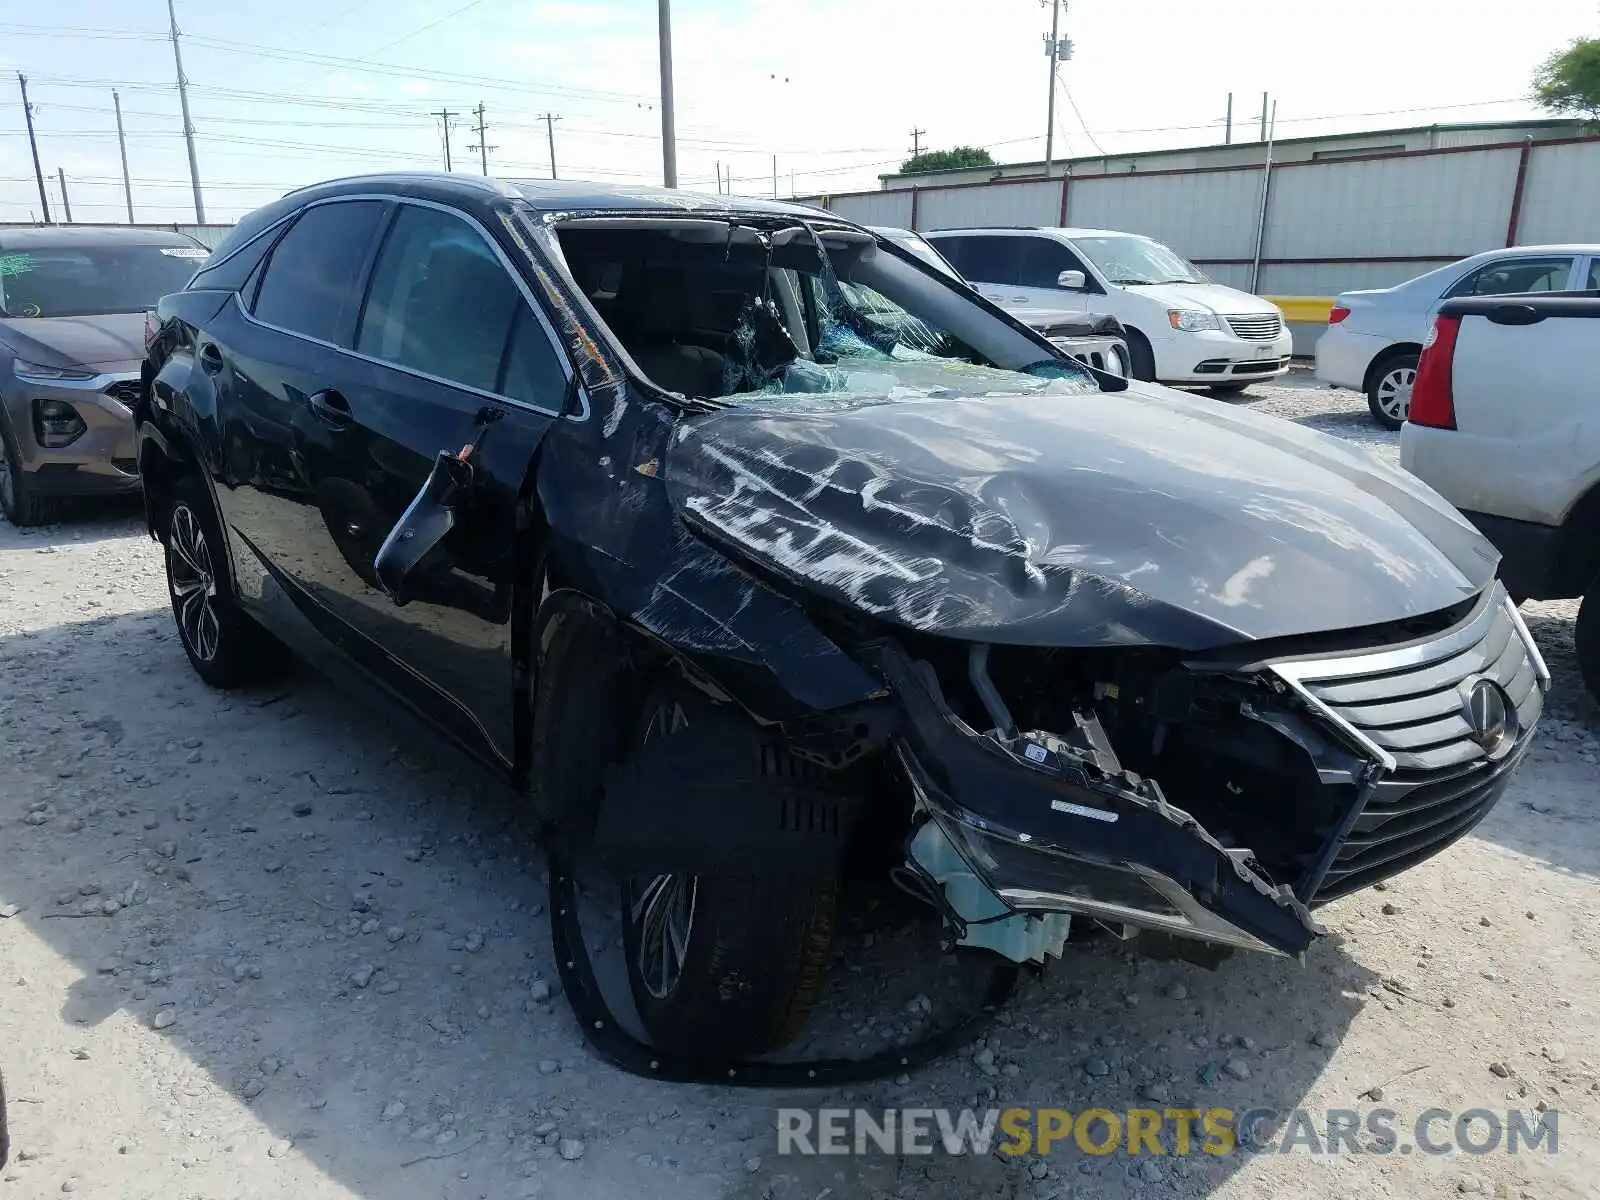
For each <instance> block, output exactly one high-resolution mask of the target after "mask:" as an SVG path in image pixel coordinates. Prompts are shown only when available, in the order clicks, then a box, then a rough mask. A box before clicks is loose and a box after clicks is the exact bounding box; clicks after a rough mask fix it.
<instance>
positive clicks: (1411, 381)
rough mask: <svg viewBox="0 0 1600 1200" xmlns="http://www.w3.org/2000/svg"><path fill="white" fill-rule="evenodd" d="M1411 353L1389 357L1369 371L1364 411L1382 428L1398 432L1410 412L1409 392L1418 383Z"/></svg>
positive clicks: (1414, 354) (1405, 351) (1415, 360)
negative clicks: (1369, 412)
mask: <svg viewBox="0 0 1600 1200" xmlns="http://www.w3.org/2000/svg"><path fill="white" fill-rule="evenodd" d="M1419 357H1420V356H1419V355H1418V354H1417V352H1416V351H1414V350H1404V351H1401V352H1400V353H1398V354H1391V355H1389V356H1388V357H1386V358H1384V359H1382V360H1380V361H1379V363H1378V365H1377V366H1375V367H1373V368H1372V374H1371V376H1370V377H1369V379H1368V383H1367V408H1368V409H1370V410H1371V412H1372V419H1373V420H1374V421H1376V422H1377V423H1378V424H1379V425H1382V426H1383V427H1384V428H1385V429H1399V428H1400V426H1402V425H1404V424H1405V423H1406V416H1407V415H1408V414H1409V413H1410V412H1411V389H1412V387H1413V386H1414V385H1415V384H1416V382H1417V360H1418V358H1419Z"/></svg>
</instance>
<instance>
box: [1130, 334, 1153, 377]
mask: <svg viewBox="0 0 1600 1200" xmlns="http://www.w3.org/2000/svg"><path fill="white" fill-rule="evenodd" d="M1127 333H1128V369H1129V370H1130V371H1131V372H1132V373H1133V377H1134V378H1135V379H1138V380H1142V381H1143V382H1145V383H1153V382H1154V381H1155V377H1156V354H1155V351H1154V350H1152V349H1151V348H1150V341H1149V339H1148V338H1146V337H1145V336H1144V334H1142V333H1140V332H1139V331H1138V330H1137V329H1130V330H1128V331H1127Z"/></svg>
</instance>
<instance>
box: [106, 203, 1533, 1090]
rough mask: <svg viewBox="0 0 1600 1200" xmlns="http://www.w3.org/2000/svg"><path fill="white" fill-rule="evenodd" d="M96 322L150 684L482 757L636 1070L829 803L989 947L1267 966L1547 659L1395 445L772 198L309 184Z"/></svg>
mask: <svg viewBox="0 0 1600 1200" xmlns="http://www.w3.org/2000/svg"><path fill="white" fill-rule="evenodd" d="M147 340H148V352H149V357H148V361H147V363H146V367H145V371H144V377H143V384H144V387H143V391H144V395H143V397H142V399H141V402H140V404H139V406H138V413H137V418H138V434H139V446H140V451H139V458H140V469H141V472H142V475H143V480H144V494H145V497H146V503H147V507H148V514H149V523H150V528H151V531H152V533H153V534H154V535H155V536H156V537H157V538H158V539H159V541H160V543H161V544H162V546H163V548H164V552H165V558H166V565H167V571H168V576H169V579H170V583H171V594H172V608H173V613H174V617H175V619H176V623H177V627H178V630H179V632H180V633H181V638H182V644H183V647H184V650H185V651H186V653H187V655H188V657H189V658H190V660H191V662H192V663H193V666H194V668H195V670H196V671H198V672H199V674H200V675H201V676H202V677H203V678H204V679H205V680H206V681H207V682H209V683H211V684H214V685H217V686H221V687H230V686H237V685H242V684H246V683H249V682H252V681H254V680H257V679H259V678H261V677H262V676H263V675H264V674H266V673H267V672H270V671H271V670H273V669H274V668H276V667H277V666H279V665H280V664H281V662H282V660H283V658H284V656H285V651H286V649H287V648H291V647H293V648H300V649H301V650H303V651H304V652H305V653H306V654H307V655H308V656H311V657H314V658H315V660H316V661H318V662H319V663H327V664H330V665H332V664H334V663H338V664H343V665H348V666H349V667H351V668H353V670H354V672H355V673H356V674H358V675H360V676H362V677H364V678H365V679H367V680H370V681H373V682H375V683H377V684H379V685H381V686H382V687H384V688H386V689H387V690H388V691H389V692H390V693H392V694H393V695H394V696H396V697H398V698H399V699H400V700H402V701H404V702H405V703H406V704H408V705H409V706H411V707H412V708H413V709H415V710H417V711H418V712H420V713H421V714H422V715H423V716H424V717H426V718H427V719H428V720H430V721H431V722H432V723H433V724H434V725H435V726H436V727H437V728H438V729H439V730H441V731H442V732H444V733H446V734H447V735H449V736H450V737H452V738H453V739H455V740H456V741H457V742H459V743H460V744H462V745H463V746H465V747H466V748H468V749H469V750H471V751H473V752H475V753H476V754H477V755H478V756H480V757H481V758H483V759H485V760H487V761H488V762H489V763H491V764H493V765H494V766H496V767H498V768H499V769H501V770H502V771H503V772H504V773H505V774H506V775H507V776H508V777H509V778H511V779H512V780H514V781H515V782H516V783H517V785H518V787H519V788H520V789H521V792H522V794H523V795H524V796H525V797H526V805H527V808H528V810H529V811H530V813H531V815H532V816H533V818H534V820H535V821H536V822H537V823H538V825H539V827H540V828H541V829H542V831H543V837H544V841H545V845H546V846H547V848H548V849H549V852H550V855H551V862H552V871H551V876H552V887H553V889H554V891H555V902H554V903H553V904H552V919H553V920H554V922H555V934H556V938H555V941H556V946H557V953H558V957H559V958H560V959H561V960H562V961H561V963H560V965H561V968H562V970H563V973H564V977H565V981H566V983H567V992H568V995H569V998H570V999H571V1002H572V1004H573V1006H574V1009H575V1011H577V1012H578V1015H579V1016H580V1018H581V1019H582V1023H583V1025H584V1027H585V1030H586V1032H587V1033H588V1034H589V1035H590V1037H591V1038H592V1039H596V1040H599V1039H602V1038H604V1037H605V1036H607V1035H608V1033H609V1031H608V1024H614V1022H612V1020H611V1018H610V1016H609V1013H608V1009H607V1007H606V1005H605V1004H603V1003H598V1002H597V998H596V996H595V994H594V991H593V977H592V976H591V975H589V974H587V966H586V964H585V963H584V962H581V961H579V960H580V959H581V958H582V957H583V956H582V955H581V954H578V953H577V952H576V951H575V950H574V947H575V946H577V947H581V945H582V939H581V931H580V930H578V929H576V926H575V919H574V918H573V917H572V915H571V913H570V912H569V909H570V908H572V906H573V904H574V903H575V896H576V891H575V889H574V886H573V884H572V880H571V877H570V868H569V865H568V864H570V863H572V862H573V861H575V860H577V859H579V858H584V860H585V861H591V862H598V863H603V864H605V867H606V872H607V878H609V879H611V880H613V881H614V883H613V884H612V885H611V890H610V892H609V901H608V904H609V906H610V908H609V912H610V919H611V920H613V921H616V922H617V923H618V924H619V926H620V934H621V939H622V949H623V952H624V953H623V955H622V957H624V958H625V959H626V963H627V978H628V987H627V991H628V992H629V994H630V999H631V1002H632V1005H633V1007H634V1010H635V1016H636V1018H637V1020H636V1021H634V1022H633V1023H632V1028H633V1029H634V1030H642V1033H639V1034H638V1036H637V1037H635V1040H634V1041H633V1042H632V1043H630V1044H632V1045H636V1046H640V1045H642V1046H647V1047H648V1049H647V1051H646V1052H645V1053H646V1056H647V1058H648V1066H649V1067H652V1068H659V1067H661V1064H662V1063H663V1062H664V1061H665V1062H673V1063H683V1062H692V1063H698V1064H705V1063H719V1062H720V1063H745V1062H749V1061H751V1060H753V1059H755V1058H756V1057H758V1056H760V1055H762V1054H764V1053H766V1052H769V1051H772V1050H774V1049H775V1048H777V1047H779V1046H781V1045H783V1044H784V1043H785V1042H787V1041H789V1040H790V1039H792V1038H793V1036H794V1035H795V1033H796V1031H797V1030H798V1029H799V1028H800V1026H801V1025H802V1023H803V1022H804V1020H805V1018H806V1015H807V1010H808V1008H809V1007H810V1006H811V1004H812V1003H813V1001H814V1000H815V999H816V997H817V995H818V993H819V991H820V989H821V987H822V983H823V977H824V974H825V968H826V966H827V963H828V960H829V946H830V940H831V936H832V931H833V927H834V913H835V898H836V895H837V890H838V878H839V872H840V864H841V862H842V861H843V860H844V856H845V853H846V850H847V848H852V849H854V848H856V847H857V846H859V842H860V840H861V839H862V838H868V837H870V838H872V839H876V840H877V845H878V849H879V850H880V851H883V850H887V851H888V853H889V855H890V857H891V858H892V860H893V862H894V869H895V871H896V872H898V873H899V876H900V877H901V878H910V879H914V880H915V881H916V882H917V883H918V885H919V886H920V887H921V889H922V890H923V891H924V892H925V894H926V895H927V897H928V898H929V899H931V900H932V901H933V902H934V903H935V905H936V907H937V908H938V910H939V912H940V913H941V914H942V915H941V920H942V921H943V922H944V924H945V928H946V937H947V939H948V940H949V941H950V942H953V943H955V944H957V945H960V946H966V947H978V948H982V949H984V950H986V951H988V952H992V953H993V954H994V955H996V956H998V959H997V961H1002V962H1004V961H1009V962H1013V963H1031V962H1042V961H1043V960H1045V959H1046V958H1047V957H1050V956H1055V955H1059V954H1060V952H1061V949H1062V945H1063V942H1064V941H1065V939H1066V937H1067V933H1068V926H1069V922H1071V921H1072V920H1073V919H1074V918H1077V919H1080V920H1086V921H1089V922H1091V923H1094V924H1098V925H1103V926H1108V927H1110V928H1111V929H1113V930H1114V931H1116V932H1118V933H1119V934H1124V935H1132V934H1134V933H1135V932H1136V931H1142V932H1139V936H1141V937H1151V938H1154V939H1156V940H1160V941H1163V942H1164V944H1169V945H1170V944H1171V939H1173V938H1182V939H1194V940H1196V941H1198V942H1200V943H1210V944H1212V945H1215V946H1224V947H1233V948H1247V949H1253V950H1259V951H1266V952H1272V953H1277V954H1283V955H1290V956H1293V955H1298V954H1300V953H1301V952H1302V951H1304V950H1305V949H1306V947H1307V946H1308V944H1309V943H1310V942H1311V941H1312V939H1313V938H1314V937H1315V936H1316V935H1317V932H1318V930H1317V926H1316V924H1315V922H1314V920H1313V917H1312V912H1313V910H1314V909H1315V908H1316V907H1317V906H1318V905H1320V904H1323V903H1326V902H1328V901H1330V900H1333V899H1336V898H1338V897H1340V896H1343V895H1345V894H1347V893H1349V892H1352V891H1355V890H1357V889H1360V888H1363V887H1366V886H1368V885H1370V884H1372V883H1374V882H1376V881H1378V880H1381V879H1383V878H1385V877H1386V876H1389V875H1391V874H1394V873H1395V872H1398V871H1402V870H1405V869H1406V868H1408V867H1411V866H1413V865H1415V864H1417V863H1419V862H1421V861H1423V860H1425V859H1426V858H1428V857H1429V856H1431V855H1433V854H1435V853H1437V852H1439V851H1440V850H1442V849H1443V848H1444V847H1446V846H1448V845H1449V844H1450V843H1451V842H1453V841H1455V840H1456V839H1458V838H1460V837H1461V836H1462V835H1463V834H1465V833H1466V832H1467V831H1468V830H1470V829H1471V828H1472V827H1473V826H1474V825H1475V824H1476V823H1477V822H1478V821H1480V820H1481V819H1482V818H1483V817H1484V815H1485V813H1486V812H1487V811H1488V810H1489V809H1490V808H1491V807H1492V806H1493V805H1494V803H1495V801H1496V800H1497V799H1498V798H1499V796H1500V795H1501V793H1502V792H1503V791H1504V790H1505V788H1506V786H1507V784H1508V782H1509V780H1510V779H1511V777H1512V775H1513V773H1514V772H1515V771H1516V769H1517V766H1518V763H1519V762H1520V760H1521V758H1522V756H1523V753H1524V751H1525V750H1526V748H1527V745H1528V742H1529V739H1530V737H1531V734H1532V732H1533V728H1534V725H1535V722H1536V721H1537V720H1538V717H1539V713H1540V709H1541V706H1542V703H1543V697H1544V693H1545V691H1546V689H1547V688H1548V685H1549V677H1548V674H1547V673H1546V670H1545V667H1544V664H1543V662H1542V660H1541V658H1540V656H1539V652H1538V651H1537V649H1536V648H1535V646H1534V644H1533V642H1532V640H1531V638H1530V637H1529V634H1528V631H1527V629H1526V627H1525V626H1524V625H1523V622H1522V621H1521V619H1520V618H1519V616H1518V614H1517V610H1516V608H1515V607H1514V605H1513V604H1512V603H1511V602H1510V600H1509V599H1508V597H1507V595H1506V592H1505V590H1504V589H1503V588H1502V586H1501V585H1500V583H1499V582H1497V580H1496V576H1495V569H1496V564H1497V556H1496V553H1495V551H1494V550H1493V549H1492V548H1491V547H1490V545H1489V544H1488V543H1487V542H1486V541H1485V540H1484V539H1483V538H1482V537H1480V536H1479V535H1478V534H1477V533H1476V532H1475V531H1474V530H1473V528H1472V526H1471V525H1469V524H1468V523H1467V522H1466V521H1465V520H1463V519H1462V518H1461V517H1460V516H1459V515H1458V514H1457V513H1456V512H1455V511H1454V510H1453V509H1451V508H1450V507H1449V506H1448V505H1447V504H1445V503H1444V502H1443V501H1441V500H1440V499H1439V498H1438V497H1437V496H1436V495H1434V494H1433V493H1432V492H1431V491H1429V490H1428V489H1427V488H1426V487H1424V486H1423V485H1421V484H1420V483H1418V482H1417V481H1416V480H1414V479H1412V478H1411V477H1409V476H1407V475H1405V474H1403V473H1401V472H1399V471H1396V470H1394V469H1391V468H1389V467H1386V466H1384V465H1383V464H1381V463H1379V462H1378V461H1376V460H1375V459H1373V458H1371V457H1369V456H1368V455H1367V454H1365V453H1364V452H1362V451H1361V450H1359V449H1356V448H1354V447H1351V446H1348V445H1346V444H1344V443H1341V442H1339V441H1337V440H1334V439H1331V438H1329V437H1326V436H1323V435H1320V434H1318V433H1315V432H1312V431H1309V430H1306V429H1303V428H1301V427H1299V426H1296V425H1293V424H1289V423H1286V422H1282V421H1279V420H1277V419H1274V418H1270V417H1260V416H1254V415H1251V414H1250V413H1248V412H1243V411H1240V410H1238V409H1236V408H1233V407H1230V406H1228V405H1225V404H1222V403H1219V402H1214V401H1211V400H1208V399H1202V398H1195V397H1190V396H1186V395H1182V394H1180V393H1177V392H1173V391H1170V390H1167V389H1165V388H1161V387H1158V386H1155V385H1150V384H1140V383H1130V382H1129V381H1126V380H1123V379H1121V378H1117V377H1113V376H1105V375H1099V374H1096V373H1093V372H1092V371H1091V370H1089V369H1088V368H1085V367H1083V366H1081V365H1079V364H1077V363H1075V362H1074V361H1072V360H1070V359H1069V358H1067V357H1066V356H1065V355H1064V354H1063V353H1062V352H1061V351H1059V350H1057V349H1055V348H1054V347H1053V346H1052V345H1051V344H1050V343H1049V342H1048V341H1046V340H1044V339H1043V338H1042V337H1041V336H1040V335H1038V334H1037V333H1035V332H1034V331H1032V330H1030V329H1028V328H1027V327H1026V326H1024V325H1022V324H1020V323H1018V322H1017V321H1015V320H1014V319H1012V318H1011V317H1009V316H1008V315H1006V314H1005V313H1004V312H1003V311H1002V310H1001V309H999V308H997V307H995V306H994V305H993V304H991V303H989V302H988V301H987V300H985V299H983V298H982V297H981V296H979V295H978V294H977V293H975V292H974V291H972V290H970V289H969V288H967V287H966V286H964V285H963V284H962V283H961V282H960V281H958V280H955V279H952V278H950V277H948V276H947V275H945V274H942V273H940V272H936V271H934V270H932V269H930V268H929V267H927V266H925V265H924V264H923V263H921V262H920V261H918V260H917V259H916V258H915V257H913V256H911V255H909V254H907V253H905V252H903V251H902V250H900V249H898V248H897V247H895V246H894V245H892V244H890V243H888V242H885V241H882V240H880V239H878V238H876V237H875V236H874V235H873V234H872V233H870V232H869V231H867V230H866V229H864V228H862V227H860V226H858V225H855V224H853V223H851V222H848V221H845V220H843V219H840V218H839V217H837V216H835V215H833V214H830V213H827V212H825V211H822V210H820V209H813V208H807V207H803V206H799V205H784V204H778V203H765V202H761V201H744V200H735V199H732V198H727V197H697V196H692V195H689V194H685V193H680V192H672V191H660V190H652V189H643V188H639V189H633V188H599V187H594V186H589V185H581V184H552V183H526V184H512V183H498V182H493V181H489V180H479V179H468V178H463V177H460V176H379V177H369V178H362V179H354V180H342V181H338V182H334V183H328V184H323V185H319V186H316V187H312V188H308V189H305V190H302V191H299V192H295V193H292V194H290V195H289V196H286V197H285V198H283V199H281V200H279V201H277V202H275V203H273V204H271V205H269V206H267V207H266V208H264V209H261V210H260V211H258V212H256V213H255V214H253V215H252V216H250V217H248V218H247V219H245V220H244V221H243V222H241V223H240V225H239V226H238V227H237V228H236V229H235V230H234V231H232V232H231V233H230V234H229V236H228V237H227V238H226V239H225V241H224V242H223V243H222V245H221V246H220V247H218V249H217V251H216V252H215V253H214V254H213V255H212V256H211V258H210V259H209V260H208V261H207V262H206V263H205V265H204V266H203V268H202V269H201V270H200V271H199V272H198V274H197V275H196V276H195V277H194V279H193V281H192V282H191V283H190V284H189V286H188V288H187V289H186V290H185V291H183V292H181V293H178V294H176V295H172V296H168V297H166V298H165V299H164V300H162V302H161V305H160V309H159V312H158V314H157V317H156V319H154V320H152V321H151V323H150V326H149V330H148V333H147ZM624 1036H627V1037H634V1034H631V1033H630V1034H628V1035H624Z"/></svg>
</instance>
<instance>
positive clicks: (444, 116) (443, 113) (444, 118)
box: [432, 108, 459, 171]
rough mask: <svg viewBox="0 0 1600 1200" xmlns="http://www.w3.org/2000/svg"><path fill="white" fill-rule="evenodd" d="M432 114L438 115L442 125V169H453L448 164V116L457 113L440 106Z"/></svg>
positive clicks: (456, 114)
mask: <svg viewBox="0 0 1600 1200" xmlns="http://www.w3.org/2000/svg"><path fill="white" fill-rule="evenodd" d="M432 115H433V116H436V117H438V118H439V124H440V125H442V126H443V127H444V169H445V170H446V171H450V170H453V168H452V167H451V165H450V118H451V117H454V116H458V115H459V114H458V113H453V112H451V111H450V110H449V109H448V108H441V109H440V110H439V111H438V112H436V113H434V114H432Z"/></svg>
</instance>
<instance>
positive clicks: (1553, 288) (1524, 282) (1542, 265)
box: [1447, 258, 1572, 296]
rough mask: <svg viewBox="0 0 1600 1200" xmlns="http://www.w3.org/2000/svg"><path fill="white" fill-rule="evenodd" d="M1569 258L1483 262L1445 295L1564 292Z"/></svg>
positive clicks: (1567, 276) (1513, 259) (1509, 294)
mask: <svg viewBox="0 0 1600 1200" xmlns="http://www.w3.org/2000/svg"><path fill="white" fill-rule="evenodd" d="M1571 274H1572V259H1570V258H1506V259H1501V260H1500V261H1498V262H1491V263H1485V264H1484V265H1483V266H1481V267H1479V268H1478V269H1477V270H1476V271H1474V272H1472V274H1470V275H1468V276H1467V277H1466V278H1465V279H1463V280H1461V281H1460V282H1459V283H1457V284H1456V285H1455V287H1453V288H1451V289H1450V291H1449V292H1448V293H1447V295H1448V296H1514V295H1518V294H1520V293H1523V292H1560V291H1565V290H1566V287H1567V280H1568V278H1569V277H1570V276H1571Z"/></svg>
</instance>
